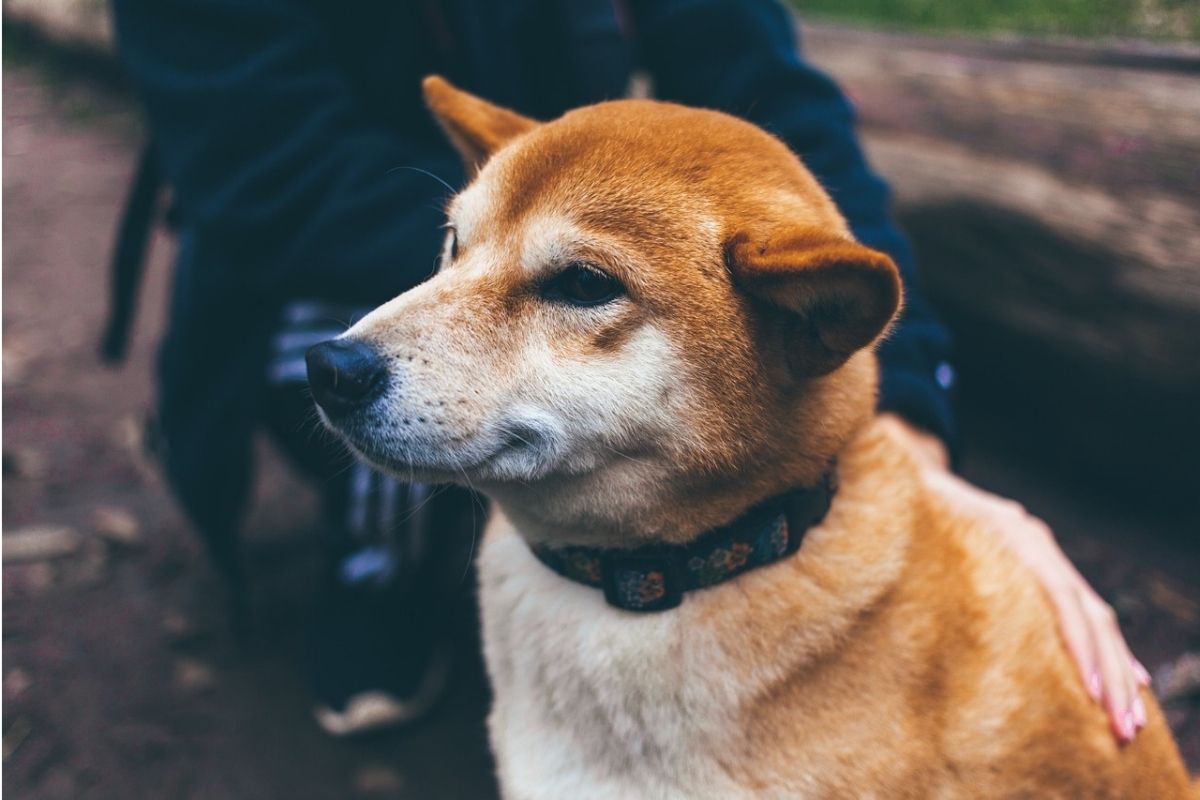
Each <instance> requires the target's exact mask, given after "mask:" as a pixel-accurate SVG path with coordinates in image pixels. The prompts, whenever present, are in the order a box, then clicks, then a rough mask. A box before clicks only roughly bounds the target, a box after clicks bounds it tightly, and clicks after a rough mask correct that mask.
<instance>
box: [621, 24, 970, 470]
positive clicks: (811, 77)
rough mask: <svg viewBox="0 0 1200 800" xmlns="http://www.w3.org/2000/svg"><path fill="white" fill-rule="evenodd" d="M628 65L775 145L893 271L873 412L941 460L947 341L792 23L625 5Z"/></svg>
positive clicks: (878, 186)
mask: <svg viewBox="0 0 1200 800" xmlns="http://www.w3.org/2000/svg"><path fill="white" fill-rule="evenodd" d="M629 10H630V11H631V12H632V20H631V22H632V33H633V36H634V41H635V50H636V52H635V56H636V58H637V60H638V62H639V65H640V66H641V67H642V68H644V69H646V70H647V71H648V72H649V73H650V75H651V77H652V79H653V82H654V88H655V95H656V96H657V97H660V98H662V99H664V100H674V101H676V102H679V103H684V104H687V105H694V106H704V107H708V108H717V109H721V110H723V111H727V112H729V113H732V114H736V115H738V116H740V117H743V118H745V119H748V120H750V121H751V122H754V123H756V124H758V125H760V126H762V127H763V128H765V129H766V130H768V131H770V132H772V133H774V134H775V135H777V136H779V137H780V138H781V139H783V140H784V141H785V142H787V143H788V145H789V146H790V147H791V148H792V149H793V150H794V151H795V152H796V153H797V154H798V155H799V156H800V157H801V158H802V159H803V160H804V163H805V165H806V166H808V168H809V169H810V170H812V172H813V173H814V174H815V175H816V177H817V179H818V180H819V181H820V182H821V184H822V185H823V186H824V187H825V189H826V190H827V191H828V192H829V194H830V195H831V196H832V197H833V199H834V201H835V202H836V203H837V204H838V206H839V208H840V209H841V211H842V213H843V214H844V215H845V217H846V219H847V220H848V221H849V223H850V227H851V229H852V230H853V231H854V235H855V236H856V237H857V238H858V239H859V241H861V242H862V243H864V244H866V245H869V246H871V247H875V248H877V249H879V250H882V251H884V252H886V253H888V254H889V255H891V256H892V258H893V259H894V260H895V261H896V263H897V264H898V265H899V267H900V271H901V274H902V275H903V278H904V284H905V310H904V313H903V316H902V317H901V319H900V321H899V323H898V324H897V325H896V326H895V327H894V329H893V331H892V333H891V335H890V336H889V338H888V339H887V340H886V341H885V342H884V343H883V345H882V346H881V347H880V349H879V360H880V365H881V373H882V374H881V382H880V401H879V408H880V410H887V411H894V412H896V413H898V414H900V415H901V416H903V417H904V418H906V419H907V420H909V421H910V422H911V423H913V424H915V425H917V426H919V427H921V428H924V429H926V430H929V431H931V432H933V433H935V434H937V435H938V436H940V437H941V438H942V439H943V440H945V441H946V442H947V443H948V444H949V445H951V450H953V449H954V448H953V443H954V442H953V440H954V421H953V415H952V410H951V404H950V397H949V389H950V383H951V378H952V375H953V373H952V372H951V370H950V367H949V366H948V364H947V363H946V359H947V356H948V352H949V347H950V339H949V334H948V332H947V331H946V329H945V327H944V326H943V325H942V324H941V323H940V322H939V321H938V319H937V318H936V317H935V316H934V314H933V312H932V310H931V309H930V307H929V305H928V303H927V302H926V301H925V299H924V297H923V296H922V293H921V283H920V280H919V276H918V275H917V272H916V268H915V266H914V263H913V256H912V251H911V249H910V248H909V245H908V242H907V240H906V239H905V238H904V236H903V234H901V233H900V231H899V230H898V229H897V227H896V226H895V224H894V223H893V222H892V220H891V218H890V212H889V203H890V194H889V191H888V187H887V185H886V184H885V183H884V182H883V181H882V180H881V179H880V178H879V176H877V175H876V174H875V173H874V172H872V171H871V169H870V167H869V165H868V164H867V161H866V158H865V156H864V154H863V151H862V148H861V147H860V145H859V143H858V139H857V137H856V136H855V132H854V112H853V109H852V108H851V106H850V103H849V101H848V100H847V99H846V97H845V95H844V94H843V93H842V92H841V90H839V89H838V87H837V85H836V84H835V83H834V82H833V81H832V80H830V79H829V78H828V77H827V76H826V75H824V74H823V73H821V72H819V71H818V70H816V69H815V68H813V67H812V66H810V65H809V64H807V63H805V62H804V61H803V60H802V58H801V57H800V54H799V50H798V45H797V41H796V37H795V20H794V19H793V17H792V15H791V14H790V13H789V12H788V11H787V9H785V8H784V7H782V6H781V5H779V4H778V3H776V2H773V0H634V2H631V3H630V4H629Z"/></svg>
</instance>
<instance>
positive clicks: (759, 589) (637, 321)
mask: <svg viewBox="0 0 1200 800" xmlns="http://www.w3.org/2000/svg"><path fill="white" fill-rule="evenodd" d="M425 93H426V99H427V101H428V104H429V106H430V107H431V109H432V110H433V113H434V114H435V115H436V117H437V118H438V120H439V122H440V123H441V125H442V126H443V128H444V129H445V130H446V132H447V134H448V135H449V137H450V139H451V140H452V141H453V143H454V144H455V145H456V147H457V148H458V150H459V151H460V152H461V153H462V155H463V158H464V159H465V161H466V163H467V165H468V167H469V169H470V171H471V172H472V175H473V179H472V181H471V182H470V184H469V185H468V186H467V187H466V188H465V189H464V190H463V191H462V192H461V193H460V194H458V195H457V196H456V197H455V198H454V199H453V201H452V202H451V203H450V205H449V209H448V216H449V223H448V225H447V228H448V232H447V236H446V244H445V252H444V254H443V261H442V266H441V268H440V271H439V272H438V274H437V275H436V276H435V277H433V278H432V279H430V280H429V281H427V282H426V283H424V284H422V285H420V286H418V287H416V288H414V289H412V290H411V291H409V292H407V293H405V294H403V295H401V296H400V297H397V298H396V299H395V300H392V301H391V302H389V303H387V304H385V305H383V306H382V307H380V308H378V309H377V310H375V311H374V312H373V313H371V314H370V315H369V316H367V317H366V318H364V319H363V320H361V321H360V322H359V323H358V324H357V325H355V326H354V327H353V328H352V329H351V330H350V331H348V332H347V333H346V334H345V335H344V336H343V337H340V338H339V339H337V340H334V341H333V342H330V343H327V344H324V345H319V346H318V347H317V348H315V349H314V350H313V351H312V352H311V353H310V355H309V373H310V380H311V384H312V387H313V392H314V395H315V397H316V398H317V400H318V403H319V404H320V406H321V408H322V410H323V414H324V416H325V419H326V421H327V422H328V423H329V425H330V426H331V427H332V428H333V429H334V430H335V431H336V432H337V433H338V434H340V435H341V436H342V437H343V438H344V439H345V440H346V442H348V443H349V445H350V446H351V447H352V448H353V449H354V450H355V451H356V452H357V453H358V454H360V455H361V456H362V457H363V458H365V459H367V460H368V461H369V462H371V463H372V464H374V465H377V466H378V467H380V468H383V469H386V470H390V471H392V472H394V473H395V474H397V475H400V476H402V477H405V478H408V477H410V476H416V477H418V478H421V479H424V480H429V481H456V482H460V483H464V484H468V485H470V486H472V487H475V488H477V489H480V490H481V491H483V492H484V493H486V494H487V495H488V496H490V497H491V498H492V500H493V501H494V503H493V511H492V518H491V520H490V522H489V525H488V529H487V531H486V534H485V536H484V541H483V544H482V546H481V552H480V554H479V575H480V582H481V587H480V598H481V602H482V615H483V623H484V626H483V627H484V648H485V652H486V658H487V666H488V671H489V674H490V678H491V681H492V684H493V688H494V692H495V702H494V707H493V709H492V711H491V715H490V718H489V728H490V735H491V741H492V746H493V748H494V751H495V754H496V758H497V763H498V770H499V778H500V784H501V786H502V789H503V793H504V795H505V796H506V797H509V798H592V797H595V798H669V797H681V798H722V800H728V799H729V798H741V797H745V798H764V797H789V798H791V797H839V798H868V797H878V798H901V797H902V798H932V797H955V798H971V799H972V800H977V799H978V798H988V797H1038V798H1043V797H1059V798H1100V797H1139V798H1177V797H1187V796H1192V794H1191V793H1192V791H1193V789H1192V787H1191V785H1190V782H1189V778H1188V776H1187V774H1186V772H1185V770H1184V767H1183V765H1182V762H1181V760H1180V758H1179V755H1178V752H1177V750H1176V748H1175V745H1174V743H1173V741H1172V739H1171V735H1170V733H1169V731H1168V728H1167V726H1166V724H1165V723H1164V721H1163V717H1162V714H1161V712H1160V711H1159V709H1158V707H1157V705H1156V704H1155V702H1154V700H1153V698H1152V697H1151V696H1150V695H1149V694H1148V693H1144V701H1145V703H1146V706H1147V708H1148V717H1149V721H1148V724H1147V726H1146V727H1145V729H1144V730H1143V731H1142V733H1141V734H1140V736H1138V738H1137V739H1136V740H1135V741H1134V742H1133V743H1132V744H1129V745H1127V746H1119V745H1118V744H1117V742H1116V741H1115V739H1114V737H1113V736H1112V734H1111V733H1110V732H1109V728H1108V724H1107V721H1106V718H1105V714H1104V712H1103V711H1102V710H1101V709H1100V708H1099V707H1098V706H1097V705H1096V704H1094V703H1093V702H1092V701H1091V700H1090V699H1089V698H1088V696H1087V695H1086V693H1085V690H1084V687H1083V686H1082V685H1081V682H1080V681H1079V679H1078V677H1077V675H1076V673H1075V670H1074V667H1073V666H1072V664H1071V663H1070V661H1069V659H1068V656H1067V651H1066V649H1065V648H1064V647H1063V645H1062V643H1061V641H1060V640H1059V638H1058V635H1057V633H1056V630H1055V623H1054V617H1053V614H1052V612H1051V609H1050V607H1049V605H1048V603H1047V601H1046V600H1045V598H1044V597H1043V596H1042V594H1041V590H1040V588H1039V587H1038V586H1037V585H1036V584H1035V582H1034V579H1033V578H1032V576H1031V575H1030V574H1028V573H1027V571H1026V570H1025V569H1024V568H1023V567H1022V566H1021V565H1019V564H1018V563H1017V562H1016V561H1015V560H1014V558H1013V557H1012V556H1010V555H1009V553H1008V552H1007V551H1006V550H1005V549H1004V548H1003V546H1002V545H1001V544H1000V543H999V541H998V540H997V538H996V537H995V536H991V535H987V534H982V533H979V532H977V531H974V530H972V528H971V524H970V523H969V522H968V521H966V520H963V519H958V518H955V517H954V516H953V514H952V513H951V512H950V510H949V509H947V508H943V507H941V506H939V505H938V503H937V501H936V500H935V499H934V498H933V497H932V496H930V495H929V494H927V493H926V492H925V490H924V489H923V488H922V484H921V482H920V481H919V479H918V478H917V477H916V476H915V468H914V465H913V462H912V460H911V456H910V455H909V454H908V451H907V450H906V449H905V448H904V447H903V446H902V445H901V444H900V443H899V442H898V440H897V439H896V437H895V434H893V433H891V432H889V430H888V428H887V427H886V426H885V425H882V424H879V423H878V422H877V421H876V419H875V402H876V363H875V358H874V355H873V352H872V347H873V344H874V343H875V342H876V341H877V340H878V339H879V338H880V337H881V336H883V335H885V333H886V330H887V328H888V325H889V324H890V322H891V320H892V319H893V317H894V316H895V314H896V313H897V311H898V309H899V307H900V304H901V285H900V280H899V275H898V272H897V270H896V268H895V266H894V264H893V263H892V262H891V260H890V259H889V258H888V257H887V256H886V255H884V254H883V253H880V252H876V251H874V250H871V249H868V248H866V247H864V246H862V245H860V244H858V243H857V242H855V240H854V239H853V237H852V236H851V234H850V231H849V229H848V228H847V225H846V223H845V221H844V220H843V218H842V217H841V215H840V214H839V213H838V210H837V208H836V207H835V206H834V204H833V202H832V201H831V200H830V198H829V197H828V196H827V195H826V194H825V192H824V191H823V190H822V189H821V187H820V186H819V185H818V184H817V182H816V180H815V179H814V178H813V177H812V175H811V174H810V173H809V172H808V171H807V170H806V169H805V168H804V166H803V165H802V164H801V162H800V161H799V160H798V159H797V158H796V157H795V156H794V155H793V154H792V153H791V152H790V151H789V150H788V148H787V147H786V146H784V144H782V143H781V142H779V141H778V140H776V139H774V138H773V137H771V136H770V135H768V134H767V133H765V132H763V131H761V130H759V129H757V128H756V127H754V126H753V125H751V124H749V123H746V122H743V121H740V120H737V119H735V118H733V117H730V116H726V115H724V114H721V113H717V112H714V111H706V110H699V109H693V108H685V107H681V106H677V105H672V104H668V103H659V102H653V101H639V100H625V101H617V102H610V103H603V104H600V105H596V106H591V107H587V108H582V109H579V110H576V111H572V112H570V113H568V114H566V115H565V116H563V117H562V118H560V119H557V120H554V121H552V122H548V123H538V122H535V121H533V120H530V119H527V118H525V117H523V116H520V115H518V114H516V113H513V112H511V111H508V110H505V109H502V108H499V107H496V106H494V105H492V104H489V103H488V102H486V101H484V100H482V99H480V98H477V97H474V96H472V95H469V94H467V93H465V92H462V91H460V90H458V89H456V88H454V87H453V86H451V85H450V84H448V83H447V82H446V81H444V80H442V79H440V78H436V77H434V78H429V79H427V81H426V84H425Z"/></svg>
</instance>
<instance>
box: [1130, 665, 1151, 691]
mask: <svg viewBox="0 0 1200 800" xmlns="http://www.w3.org/2000/svg"><path fill="white" fill-rule="evenodd" d="M1133 672H1134V674H1135V675H1137V679H1138V683H1140V684H1141V685H1142V686H1149V685H1150V673H1149V672H1148V671H1146V668H1145V667H1144V666H1142V662H1140V661H1134V662H1133Z"/></svg>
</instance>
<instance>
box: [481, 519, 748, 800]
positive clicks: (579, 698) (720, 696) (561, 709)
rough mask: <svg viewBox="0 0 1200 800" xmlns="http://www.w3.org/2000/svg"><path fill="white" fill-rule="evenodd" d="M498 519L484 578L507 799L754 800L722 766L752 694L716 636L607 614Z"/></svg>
mask: <svg viewBox="0 0 1200 800" xmlns="http://www.w3.org/2000/svg"><path fill="white" fill-rule="evenodd" d="M493 513H494V516H493V519H492V521H491V524H490V525H489V531H488V534H487V536H486V537H485V542H484V545H483V549H482V551H481V553H480V557H479V575H480V595H481V596H480V599H481V605H482V609H483V635H484V652H485V655H486V658H487V667H488V672H489V674H490V677H491V681H492V687H493V689H494V692H495V701H494V705H493V708H492V712H491V716H490V718H489V720H488V724H489V729H490V735H491V740H492V747H493V749H494V751H495V754H496V759H497V763H498V770H499V777H500V783H501V788H502V791H503V793H504V796H505V797H506V798H510V800H516V799H517V798H519V799H520V800H527V799H532V798H564V797H570V798H630V799H632V798H675V797H679V798H683V797H687V798H706V797H712V798H736V797H740V796H744V794H745V790H744V788H742V787H739V786H737V785H735V784H734V782H733V781H732V780H731V779H730V777H729V776H728V775H727V774H725V773H724V772H723V771H722V770H721V768H720V766H719V765H720V762H721V761H722V759H721V758H720V755H719V754H720V753H721V750H722V743H723V737H726V736H729V735H730V734H731V732H732V731H735V730H737V726H736V725H734V724H732V720H730V719H729V715H730V713H731V711H732V710H734V709H737V708H738V706H739V700H740V699H741V696H742V693H743V692H745V686H744V685H743V684H741V682H740V681H739V680H738V677H737V676H736V675H735V674H733V672H732V669H733V668H732V664H731V661H730V660H729V659H728V658H727V657H726V654H724V653H723V652H722V651H721V647H720V645H719V644H718V643H717V642H716V641H715V639H714V638H711V637H709V636H708V635H707V634H706V632H705V628H704V626H703V625H689V624H688V621H687V618H688V615H687V614H686V612H685V610H684V609H679V610H677V611H675V612H671V613H664V614H637V613H632V612H627V611H622V610H619V609H615V608H612V607H610V606H608V605H607V604H606V603H605V601H604V597H603V595H602V594H601V592H600V591H599V590H597V589H593V588H591V587H587V586H581V585H579V584H576V583H573V582H571V581H568V580H566V579H564V578H562V577H560V576H559V575H557V574H555V573H554V572H552V571H551V570H549V569H547V568H546V567H545V566H544V565H543V564H541V563H540V562H538V561H537V559H536V558H535V557H534V556H533V554H532V553H531V552H530V551H529V548H528V546H527V545H526V544H525V542H524V541H523V540H522V539H521V538H520V536H519V535H517V534H516V533H515V532H514V531H513V530H512V529H511V527H510V525H509V523H508V522H507V520H504V519H503V517H500V516H499V515H496V514H495V512H493ZM685 603H686V601H685Z"/></svg>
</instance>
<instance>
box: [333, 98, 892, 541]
mask: <svg viewBox="0 0 1200 800" xmlns="http://www.w3.org/2000/svg"><path fill="white" fill-rule="evenodd" d="M425 96H426V100H427V102H428V104H429V106H430V108H431V109H432V110H433V112H434V114H435V115H436V117H437V119H438V121H439V122H440V123H441V125H442V127H443V128H444V129H445V131H446V133H447V134H448V135H449V137H450V139H451V140H452V141H453V142H454V144H455V146H456V147H457V148H458V150H459V151H460V152H461V154H462V156H463V158H464V160H465V162H466V163H467V165H468V168H469V171H471V172H472V173H473V175H474V177H473V180H472V181H471V183H470V184H469V185H468V186H467V188H466V189H464V190H463V191H462V192H461V193H460V194H459V195H457V196H456V197H455V198H454V199H453V200H452V201H451V203H450V205H449V208H448V223H447V226H446V228H447V232H446V243H445V249H444V251H443V253H442V264H441V268H440V269H439V271H438V273H437V275H436V276H434V277H433V278H431V279H430V280H429V281H427V282H425V283H423V284H421V285H420V286H418V287H416V288H414V289H412V290H411V291H409V292H406V293H405V294H403V295H401V296H399V297H397V298H396V299H394V300H392V301H391V302H389V303H387V304H385V305H383V306H381V307H380V308H378V309H376V310H375V311H374V312H372V313H371V314H370V315H368V316H367V317H366V318H364V319H363V320H362V321H360V322H359V323H358V324H357V325H355V326H354V327H353V328H352V329H351V330H350V331H348V332H347V333H346V334H345V335H344V336H343V337H341V339H339V340H337V341H335V342H334V343H332V344H329V345H324V346H321V347H319V348H317V349H316V350H314V352H313V353H311V354H310V379H311V382H312V385H313V390H314V394H315V395H316V397H317V399H318V402H319V403H320V404H321V406H322V408H323V410H324V413H325V416H326V419H327V421H328V422H329V423H330V425H331V426H332V427H333V428H334V429H335V430H336V431H337V432H338V433H339V434H341V435H342V436H343V437H344V438H345V439H346V440H347V441H348V442H349V443H350V445H351V446H352V447H353V448H354V449H355V450H356V451H358V452H359V453H360V454H361V455H362V456H364V457H365V458H366V459H367V460H369V461H371V462H372V463H374V464H376V465H378V466H381V467H383V468H384V469H387V470H390V471H392V472H394V473H397V474H399V475H401V476H402V477H408V476H410V475H415V476H417V477H423V478H425V479H427V480H433V481H455V482H460V483H465V484H469V485H472V486H476V487H481V488H483V489H484V490H485V491H487V492H488V493H490V494H493V495H495V496H497V497H498V498H499V499H500V500H501V501H502V502H503V503H504V505H505V507H506V510H509V512H510V514H511V513H514V512H515V513H517V514H518V515H524V517H525V519H524V521H525V522H526V523H527V524H528V525H532V526H533V527H534V528H538V527H539V526H541V528H543V529H545V530H550V529H552V528H556V527H565V528H575V527H578V526H589V528H590V529H592V530H596V531H599V532H601V535H603V534H604V533H606V532H607V533H612V532H615V531H622V532H624V533H623V535H626V536H628V535H634V536H637V535H647V536H651V535H653V536H662V537H666V538H679V537H684V536H686V535H688V533H689V531H688V528H690V527H693V526H691V525H689V524H688V523H687V521H684V522H682V523H681V522H680V517H679V514H680V509H681V508H682V509H683V510H684V511H683V514H684V517H685V518H687V519H691V517H695V524H696V526H701V525H703V524H705V523H706V522H709V521H711V520H712V519H713V518H714V517H720V516H721V515H722V514H724V515H726V516H730V515H732V514H735V513H737V512H738V511H740V509H741V508H744V507H745V506H746V505H748V504H750V503H752V502H755V501H756V500H759V499H762V498H763V497H765V496H767V495H769V494H771V493H774V492H777V491H783V490H786V489H787V488H790V487H791V486H795V485H798V484H802V483H804V482H807V481H810V480H814V479H815V478H816V477H817V476H818V475H819V474H820V473H821V471H822V470H823V469H824V468H825V465H826V464H827V463H828V461H829V459H830V458H831V457H832V456H833V455H835V454H836V453H837V451H838V450H839V449H840V448H841V447H842V446H843V445H844V444H845V443H846V441H847V440H848V439H849V438H850V437H851V436H852V435H853V434H854V432H855V431H856V430H857V429H858V428H859V427H860V426H861V425H862V424H863V423H864V422H865V421H866V419H868V418H869V415H870V414H871V413H872V410H873V405H874V386H875V385H874V381H875V372H874V361H873V358H872V357H871V355H870V354H869V352H868V350H869V345H871V344H872V343H873V342H874V341H875V340H876V339H877V338H878V337H879V336H880V335H881V333H882V332H883V331H884V330H885V328H886V327H887V325H888V324H889V321H890V320H891V319H892V317H893V315H894V314H895V313H896V311H897V308H898V306H899V303H900V282H899V277H898V273H897V270H896V267H895V265H894V264H893V263H892V262H891V261H890V260H889V259H888V257H887V256H885V255H883V254H882V253H879V252H876V251H874V250H871V249H868V248H866V247H863V246H861V245H859V244H857V243H856V242H855V241H854V239H853V238H852V237H851V235H850V233H849V230H848V229H847V226H846V224H845V222H844V220H843V219H842V217H841V215H840V214H839V213H838V211H837V210H836V208H835V207H834V205H833V203H832V202H831V201H830V199H829V198H828V196H827V195H826V194H825V193H824V192H823V191H822V190H821V188H820V187H819V186H818V185H817V183H816V181H815V180H814V179H813V177H812V176H811V175H810V174H809V173H808V171H807V170H806V169H805V168H804V167H803V166H802V165H801V163H800V161H799V160H798V159H797V158H796V157H795V156H794V155H793V154H792V153H791V152H790V151H789V150H788V149H787V148H786V147H785V146H784V145H783V144H782V143H781V142H779V141H778V140H776V139H774V138H773V137H771V136H769V135H768V134H766V133H764V132H763V131H761V130H759V129H758V128H756V127H754V126H753V125H750V124H748V123H746V122H743V121H740V120H737V119H735V118H733V117H730V116H727V115H724V114H721V113H717V112H714V111H704V110H698V109H692V108H684V107H681V106H677V105H672V104H667V103H658V102H651V101H636V100H629V101H618V102H610V103H602V104H599V105H595V106H590V107H587V108H582V109H579V110H577V111H572V112H570V113H568V114H566V115H565V116H563V117H562V118H560V119H557V120H555V121H553V122H549V123H544V124H543V123H538V122H535V121H533V120H530V119H527V118H525V117H522V116H520V115H518V114H515V113H513V112H511V111H508V110H505V109H502V108H498V107H496V106H494V105H491V104H489V103H487V102H485V101H484V100H481V99H479V98H477V97H474V96H472V95H469V94H467V93H465V92H462V91H460V90H458V89H456V88H454V87H453V86H451V85H450V84H448V83H447V82H445V81H444V80H442V79H440V78H429V79H427V80H426V82H425ZM700 498H703V500H701V499H700ZM664 508H669V509H671V511H670V512H669V513H668V512H664V511H663V510H662V509H664ZM693 512H694V513H693ZM664 514H666V516H664ZM689 515H691V516H689ZM717 521H720V520H717Z"/></svg>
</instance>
